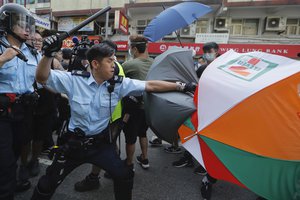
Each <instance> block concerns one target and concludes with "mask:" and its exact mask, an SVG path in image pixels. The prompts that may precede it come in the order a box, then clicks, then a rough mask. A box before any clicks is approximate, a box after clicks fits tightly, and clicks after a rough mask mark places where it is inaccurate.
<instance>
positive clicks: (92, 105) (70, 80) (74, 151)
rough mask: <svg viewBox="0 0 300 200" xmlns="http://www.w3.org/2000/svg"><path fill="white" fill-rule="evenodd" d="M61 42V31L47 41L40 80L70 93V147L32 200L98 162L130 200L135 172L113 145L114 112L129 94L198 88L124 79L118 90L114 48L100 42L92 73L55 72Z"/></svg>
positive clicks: (91, 53)
mask: <svg viewBox="0 0 300 200" xmlns="http://www.w3.org/2000/svg"><path fill="white" fill-rule="evenodd" d="M61 44H62V42H61V39H60V38H59V36H56V35H54V36H51V37H49V38H46V39H45V41H44V50H45V54H44V57H43V58H42V60H41V61H40V63H39V65H38V68H37V74H36V80H37V81H38V82H39V83H41V84H43V85H47V87H50V88H52V89H53V90H55V91H57V92H60V93H65V94H66V95H67V96H68V97H69V101H70V107H71V118H70V123H69V127H68V129H69V132H68V133H67V134H66V143H65V145H63V146H62V147H60V148H59V150H58V151H57V153H56V155H55V158H54V161H53V163H52V165H51V166H49V167H48V168H47V170H46V174H45V175H44V176H42V177H41V178H40V180H39V182H38V185H37V186H36V188H35V191H34V193H33V196H32V200H41V199H43V200H46V199H50V198H51V196H52V195H53V193H54V192H55V189H56V188H57V187H58V186H59V184H60V183H61V182H62V181H63V180H64V178H65V177H66V176H67V175H68V174H69V173H70V172H71V171H72V170H73V169H75V168H76V167H78V166H79V165H81V164H83V163H92V164H95V165H97V166H99V167H101V168H102V169H104V170H105V171H107V172H108V173H109V174H111V176H112V178H113V181H114V195H115V199H117V200H130V199H131V196H132V187H133V175H134V174H133V171H132V169H130V168H129V167H128V166H127V165H126V164H125V162H124V161H122V160H121V159H120V157H119V155H118V154H117V152H116V151H115V147H114V145H113V144H112V143H111V140H110V139H111V137H110V134H109V133H110V131H109V128H108V125H109V120H110V118H111V112H112V111H113V110H114V108H115V106H116V105H117V103H118V101H119V100H120V99H121V98H122V97H124V96H126V95H141V94H142V93H143V92H144V91H148V92H165V91H173V90H179V91H186V90H190V89H191V88H192V89H194V88H195V87H194V86H192V87H191V84H184V83H179V82H178V83H172V82H165V81H139V80H134V79H129V78H123V79H121V80H120V79H116V80H115V83H114V88H113V91H112V90H111V88H110V87H111V82H112V81H109V80H110V79H111V78H112V77H113V75H114V66H115V65H114V60H115V59H114V54H115V51H114V49H112V48H111V47H109V46H108V45H106V44H97V45H94V46H93V47H91V48H90V49H89V50H88V52H87V58H88V60H89V63H90V66H91V74H89V73H88V72H82V71H80V72H77V71H75V72H74V71H73V72H61V71H53V70H50V64H51V61H52V59H53V55H54V53H55V52H57V51H58V50H59V49H60V47H61Z"/></svg>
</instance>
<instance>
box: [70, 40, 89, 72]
mask: <svg viewBox="0 0 300 200" xmlns="http://www.w3.org/2000/svg"><path fill="white" fill-rule="evenodd" d="M72 41H73V42H74V43H75V46H74V48H73V49H72V54H73V55H74V58H73V60H71V62H70V64H69V67H68V71H69V72H71V71H72V70H80V71H87V67H88V66H89V65H88V61H87V58H86V52H87V50H88V49H89V48H90V47H91V46H92V45H93V43H92V42H90V41H89V39H88V37H87V35H82V36H81V40H80V41H79V40H78V38H77V37H73V39H72Z"/></svg>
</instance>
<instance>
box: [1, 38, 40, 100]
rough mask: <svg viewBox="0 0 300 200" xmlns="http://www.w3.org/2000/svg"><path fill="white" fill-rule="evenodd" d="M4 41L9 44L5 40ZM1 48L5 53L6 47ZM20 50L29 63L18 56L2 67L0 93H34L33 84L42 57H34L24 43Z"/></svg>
mask: <svg viewBox="0 0 300 200" xmlns="http://www.w3.org/2000/svg"><path fill="white" fill-rule="evenodd" d="M2 39H3V41H4V42H6V43H8V41H7V40H6V39H5V38H2ZM0 48H1V49H0V52H1V51H2V52H4V51H5V47H3V46H1V47H0ZM20 50H21V51H22V53H23V54H24V55H25V56H26V57H27V59H28V61H27V62H25V61H23V60H21V59H20V58H18V57H17V56H16V57H14V58H13V59H11V60H10V61H8V62H6V63H4V65H3V66H2V67H0V93H15V94H25V93H31V92H33V91H34V88H33V82H34V79H35V71H36V66H37V64H38V63H37V62H38V61H39V60H40V55H37V56H34V55H33V54H32V53H31V51H30V49H29V48H28V46H27V45H26V44H24V43H23V44H22V46H21V48H20Z"/></svg>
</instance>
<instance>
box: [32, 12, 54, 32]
mask: <svg viewBox="0 0 300 200" xmlns="http://www.w3.org/2000/svg"><path fill="white" fill-rule="evenodd" d="M33 17H34V19H35V25H36V26H39V27H42V28H44V29H48V30H50V29H51V22H50V20H49V19H46V18H41V17H39V16H37V15H36V14H33Z"/></svg>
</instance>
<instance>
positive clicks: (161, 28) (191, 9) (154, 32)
mask: <svg viewBox="0 0 300 200" xmlns="http://www.w3.org/2000/svg"><path fill="white" fill-rule="evenodd" d="M210 11H211V8H210V7H209V6H207V5H204V4H201V3H197V2H184V3H180V4H177V5H175V6H172V7H170V8H168V9H166V10H164V11H163V12H161V13H160V14H159V15H158V16H156V17H155V18H154V19H153V20H152V21H151V22H150V23H149V25H148V26H147V27H146V29H145V31H144V36H145V37H146V38H147V39H148V40H149V41H151V42H155V41H157V40H159V39H161V38H163V37H164V36H165V35H168V34H170V33H172V32H173V31H176V30H177V29H180V28H183V27H186V26H188V25H189V24H191V23H193V22H194V21H195V20H197V19H199V18H200V17H201V16H204V15H206V14H207V13H209V12H210Z"/></svg>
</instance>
